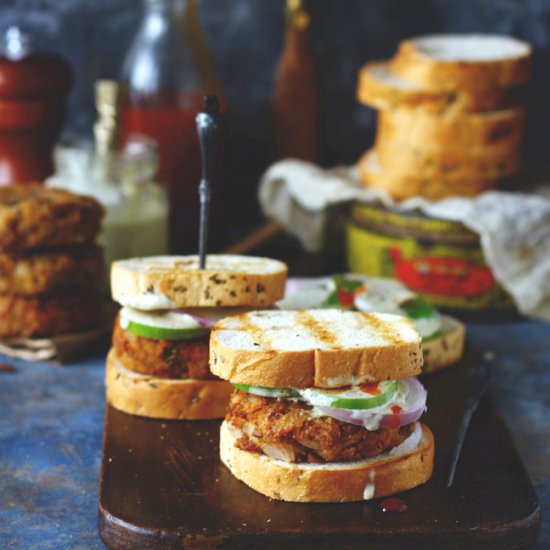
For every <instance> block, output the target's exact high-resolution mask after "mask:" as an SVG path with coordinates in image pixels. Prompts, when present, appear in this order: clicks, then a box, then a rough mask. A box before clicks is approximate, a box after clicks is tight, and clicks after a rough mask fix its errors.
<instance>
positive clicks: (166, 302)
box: [118, 294, 174, 311]
mask: <svg viewBox="0 0 550 550" xmlns="http://www.w3.org/2000/svg"><path fill="white" fill-rule="evenodd" d="M118 301H119V303H120V304H121V305H123V306H128V307H133V308H135V309H144V310H147V311H149V310H155V309H171V308H173V307H174V303H173V302H172V300H170V298H168V297H167V296H164V295H162V294H138V295H135V294H121V295H120V296H119V298H118Z"/></svg>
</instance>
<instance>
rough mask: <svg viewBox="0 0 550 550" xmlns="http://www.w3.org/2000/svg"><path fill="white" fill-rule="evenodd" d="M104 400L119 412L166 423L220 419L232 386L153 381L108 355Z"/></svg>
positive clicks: (162, 379) (223, 383)
mask: <svg viewBox="0 0 550 550" xmlns="http://www.w3.org/2000/svg"><path fill="white" fill-rule="evenodd" d="M105 386H106V392H107V401H108V402H109V403H110V404H111V405H112V406H113V407H114V408H115V409H118V410H119V411H122V412H125V413H128V414H133V415H137V416H146V417H149V418H163V419H166V420H169V419H173V420H199V419H209V418H223V417H224V415H225V409H226V407H227V403H228V402H229V396H230V395H231V392H232V391H233V386H232V385H231V384H229V383H228V382H226V381H224V380H194V379H192V378H188V379H183V380H182V379H169V378H155V377H153V376H149V375H144V374H138V373H135V372H133V371H130V370H128V369H125V368H124V366H123V364H122V362H121V361H120V359H119V357H118V355H117V354H116V352H115V351H114V350H111V351H110V352H109V354H108V355H107V371H106V378H105Z"/></svg>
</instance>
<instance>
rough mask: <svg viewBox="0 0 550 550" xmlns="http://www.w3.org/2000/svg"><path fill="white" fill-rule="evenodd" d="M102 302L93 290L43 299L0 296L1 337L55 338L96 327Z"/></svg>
mask: <svg viewBox="0 0 550 550" xmlns="http://www.w3.org/2000/svg"><path fill="white" fill-rule="evenodd" d="M100 322H101V299H100V296H99V292H98V291H97V290H96V289H95V288H94V289H92V288H89V289H85V290H72V291H65V292H60V293H57V294H50V295H45V296H36V297H24V296H16V295H13V294H0V336H3V337H9V336H23V337H29V336H55V335H59V334H68V333H71V332H77V331H79V330H84V329H88V328H93V327H96V326H98V325H99V324H100Z"/></svg>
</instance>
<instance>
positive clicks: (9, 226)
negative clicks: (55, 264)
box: [0, 183, 103, 253]
mask: <svg viewBox="0 0 550 550" xmlns="http://www.w3.org/2000/svg"><path fill="white" fill-rule="evenodd" d="M102 216H103V208H102V207H101V205H100V204H99V203H98V202H97V201H96V200H95V199H93V198H91V197H84V196H81V195H75V194H74V193H69V192H68V191H62V190H61V189H51V188H48V187H45V186H43V185H41V184H38V183H33V184H25V185H9V186H6V187H0V250H1V251H4V252H9V253H17V252H23V251H26V250H29V249H33V248H37V247H44V246H58V245H69V244H78V243H85V242H92V241H93V240H94V239H95V237H96V236H97V234H98V233H99V229H100V222H101V218H102Z"/></svg>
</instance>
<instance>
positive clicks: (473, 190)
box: [357, 149, 500, 201]
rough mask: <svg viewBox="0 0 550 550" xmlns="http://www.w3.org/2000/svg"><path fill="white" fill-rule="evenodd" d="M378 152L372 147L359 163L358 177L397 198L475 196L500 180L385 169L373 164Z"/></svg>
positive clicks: (433, 198) (370, 186)
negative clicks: (428, 175)
mask: <svg viewBox="0 0 550 550" xmlns="http://www.w3.org/2000/svg"><path fill="white" fill-rule="evenodd" d="M375 154H376V153H375V151H374V150H373V149H370V150H369V151H367V152H366V153H365V154H364V155H363V156H362V157H361V158H360V159H359V162H358V165H357V167H358V171H359V178H360V180H361V183H362V184H363V185H364V186H365V187H369V188H371V189H382V190H384V191H386V193H388V194H389V195H390V196H391V197H392V198H393V199H395V200H397V201H401V200H406V199H410V198H412V197H424V198H426V199H429V200H439V199H444V198H446V197H452V196H462V197H474V196H476V195H479V194H480V193H483V192H484V191H489V190H492V189H497V188H498V186H499V182H500V180H498V179H481V178H460V177H459V178H456V177H453V174H450V175H444V176H440V177H437V178H430V177H426V176H423V175H417V174H401V173H397V174H396V173H394V172H393V171H391V170H386V169H385V168H381V167H380V166H378V165H377V162H375V163H373V161H372V158H371V157H372V156H373V155H375Z"/></svg>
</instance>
